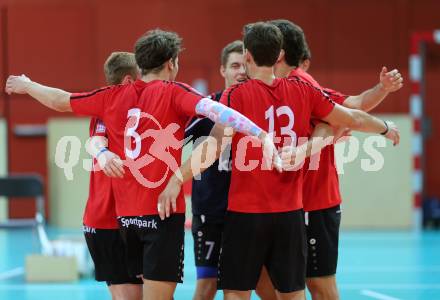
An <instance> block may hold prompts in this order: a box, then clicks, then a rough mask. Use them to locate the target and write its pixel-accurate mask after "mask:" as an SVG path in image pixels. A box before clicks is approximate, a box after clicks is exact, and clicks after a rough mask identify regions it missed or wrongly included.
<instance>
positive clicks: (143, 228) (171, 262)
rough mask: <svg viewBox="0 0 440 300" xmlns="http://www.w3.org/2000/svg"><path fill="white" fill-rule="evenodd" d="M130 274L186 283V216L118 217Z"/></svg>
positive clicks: (149, 278) (150, 278)
mask: <svg viewBox="0 0 440 300" xmlns="http://www.w3.org/2000/svg"><path fill="white" fill-rule="evenodd" d="M118 221H119V226H120V231H121V235H122V239H123V240H124V243H125V246H126V251H127V255H128V271H129V274H130V275H134V276H136V275H141V274H142V275H143V277H144V278H145V279H148V280H155V281H170V282H183V251H184V235H185V228H184V226H185V214H172V215H171V216H170V217H169V218H166V219H165V220H163V221H162V220H161V219H160V218H159V216H158V215H152V216H140V217H119V218H118Z"/></svg>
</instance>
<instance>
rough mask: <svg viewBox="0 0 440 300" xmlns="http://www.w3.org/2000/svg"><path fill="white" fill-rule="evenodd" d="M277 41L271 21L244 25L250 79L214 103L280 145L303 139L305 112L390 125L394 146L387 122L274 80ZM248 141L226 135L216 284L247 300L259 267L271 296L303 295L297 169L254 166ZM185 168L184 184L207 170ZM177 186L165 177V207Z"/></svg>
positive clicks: (379, 128) (256, 160)
mask: <svg viewBox="0 0 440 300" xmlns="http://www.w3.org/2000/svg"><path fill="white" fill-rule="evenodd" d="M281 45H282V34H281V32H280V30H279V29H278V28H277V27H276V26H274V25H272V24H269V23H261V22H260V23H256V24H252V25H248V26H246V27H245V35H244V48H245V52H244V57H245V65H246V71H247V74H248V76H249V77H250V78H251V79H250V80H248V81H246V82H245V83H242V84H238V85H234V86H232V87H231V88H230V89H228V90H227V91H225V93H224V94H223V96H222V99H221V100H220V101H221V102H223V103H225V104H228V105H229V106H230V107H232V108H234V109H236V110H238V111H240V112H241V113H243V114H245V115H247V116H248V117H249V118H251V119H252V120H253V121H254V122H255V123H256V124H257V125H259V126H260V127H262V128H265V129H266V130H267V132H269V133H271V134H273V135H275V137H279V138H280V140H277V139H276V140H277V142H278V144H279V145H280V146H282V145H284V144H287V145H290V144H291V143H293V144H296V141H297V140H298V139H299V138H301V137H305V136H307V135H308V132H309V123H310V119H311V117H312V116H314V117H316V118H319V119H322V120H324V121H327V122H329V123H330V124H332V125H339V126H347V127H350V128H352V129H355V130H360V131H366V132H374V133H385V131H386V130H387V127H390V130H389V132H387V134H386V136H387V137H388V138H389V139H391V140H393V141H394V142H395V143H398V141H399V134H398V131H397V129H396V127H395V126H391V125H392V124H390V123H387V122H383V121H381V120H379V119H377V118H374V117H372V116H370V115H368V114H366V113H363V112H361V111H357V110H349V109H345V108H343V107H341V106H339V105H337V104H334V103H333V102H332V101H331V100H330V99H328V98H326V97H325V95H324V94H323V93H321V91H320V90H318V89H316V88H313V87H312V86H311V85H310V84H308V83H306V82H304V81H301V80H299V79H276V78H275V75H274V70H273V65H274V64H275V63H276V61H277V59H278V57H279V55H280V51H281ZM224 134H225V133H224V128H222V127H221V126H218V125H215V126H214V128H213V130H212V131H211V135H212V136H213V137H214V139H209V140H208V145H209V143H211V144H213V145H216V146H217V147H218V146H219V145H221V141H222V140H223V139H224ZM248 143H249V140H248V139H246V138H244V137H243V135H241V134H239V133H237V134H235V135H234V134H233V135H232V156H233V161H234V164H233V167H232V178H231V186H230V190H229V198H228V211H227V215H226V221H225V229H224V232H223V238H222V250H221V256H220V266H219V278H218V279H219V282H218V283H219V288H221V289H223V290H224V295H225V299H249V298H250V295H251V290H253V289H255V287H256V285H257V281H258V278H259V276H260V273H261V269H262V267H263V266H265V267H266V268H267V269H268V272H269V274H270V278H271V280H272V283H273V285H274V286H275V288H276V290H277V297H278V299H303V298H304V287H305V269H306V238H305V228H304V227H305V226H304V215H303V211H302V207H303V203H302V182H303V176H302V175H303V172H302V171H299V172H283V173H278V172H276V171H274V170H271V169H270V168H266V166H265V165H264V163H260V159H261V157H262V150H261V147H258V146H259V145H258V144H255V143H252V144H251V147H247V148H246V145H247V144H248ZM221 146H222V147H223V146H224V145H221ZM222 147H220V148H222ZM199 148H203V146H199V147H198V148H196V150H195V151H194V155H195V153H198V151H199V150H200V149H199ZM219 150H220V149H218V151H217V156H218V155H219V152H220V151H219ZM191 163H192V162H191ZM188 166H189V164H188V163H185V164H184V165H183V166H182V167H181V168H180V172H179V173H182V174H183V181H186V180H188V179H190V178H191V177H192V176H194V175H197V174H198V172H200V171H203V170H204V169H205V168H207V167H208V166H207V165H204V166H203V167H201V166H200V165H199V166H197V167H195V168H192V169H191V166H189V167H188ZM193 166H194V165H193ZM181 184H182V181H181V179H179V178H178V176H173V177H171V178H170V180H169V182H168V185H167V187H166V189H165V190H164V191H163V193H162V194H161V196H160V198H159V201H161V202H164V203H165V205H168V204H167V203H168V202H172V201H173V199H174V198H175V197H176V195H178V194H179V192H180V189H181ZM292 187H293V188H292Z"/></svg>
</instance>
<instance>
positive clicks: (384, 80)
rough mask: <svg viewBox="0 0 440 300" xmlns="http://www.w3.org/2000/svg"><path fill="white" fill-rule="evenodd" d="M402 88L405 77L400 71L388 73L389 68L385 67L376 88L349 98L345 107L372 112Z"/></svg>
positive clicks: (345, 102)
mask: <svg viewBox="0 0 440 300" xmlns="http://www.w3.org/2000/svg"><path fill="white" fill-rule="evenodd" d="M402 86H403V77H402V75H401V74H400V73H399V71H398V70H396V69H394V70H392V71H390V72H388V71H387V68H386V67H383V68H382V71H381V72H380V75H379V83H378V84H377V85H376V86H374V87H373V88H371V89H369V90H366V91H364V92H363V93H361V94H359V95H357V96H349V97H348V98H347V99H345V101H344V103H343V105H344V106H345V107H348V108H352V109H359V110H363V111H370V110H372V109H373V108H375V107H376V106H378V105H379V104H380V103H381V102H382V101H383V100H384V99H385V97H386V96H388V94H389V93H392V92H395V91H398V90H399V89H401V88H402Z"/></svg>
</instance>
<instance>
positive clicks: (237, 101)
mask: <svg viewBox="0 0 440 300" xmlns="http://www.w3.org/2000/svg"><path fill="white" fill-rule="evenodd" d="M222 102H223V103H225V104H229V105H230V106H231V107H232V108H233V109H236V110H237V111H239V112H241V113H243V114H244V115H245V116H247V117H248V118H250V119H251V120H252V121H254V122H255V123H256V124H257V125H258V126H259V127H261V128H262V129H263V130H265V131H266V132H268V133H273V134H274V136H275V137H279V138H280V141H279V142H278V141H277V140H276V142H277V144H278V145H279V146H283V145H288V144H291V143H293V144H294V145H296V143H297V139H298V138H299V137H306V136H307V134H308V130H309V123H310V118H311V116H312V114H313V115H316V116H318V117H324V116H325V115H327V114H328V113H329V112H330V111H331V110H332V109H333V104H332V103H331V102H330V101H328V100H327V99H325V98H324V97H323V95H322V94H321V93H320V92H319V91H317V90H316V89H314V88H312V87H311V86H310V85H309V84H307V83H305V82H303V81H300V80H289V79H276V80H274V82H273V83H272V85H267V84H265V83H264V82H262V81H260V80H249V81H247V82H246V83H243V84H240V85H237V86H233V87H232V88H230V89H229V90H228V91H227V92H225V94H224V96H223V98H222ZM246 140H249V139H248V138H244V136H243V135H241V134H236V135H235V136H234V138H233V143H232V157H233V160H234V162H233V168H232V179H231V187H230V190H229V204H228V209H229V210H231V211H238V212H253V213H262V212H283V211H292V210H297V209H300V208H302V180H303V176H302V171H292V172H283V173H281V174H280V173H278V172H277V171H275V170H267V168H266V170H265V169H264V168H262V164H261V160H262V148H261V145H259V146H258V148H257V147H252V146H247V147H246V142H245V141H246ZM254 143H255V144H257V143H256V142H254ZM256 161H258V163H256ZM251 169H252V170H251ZM292 186H293V187H294V188H292Z"/></svg>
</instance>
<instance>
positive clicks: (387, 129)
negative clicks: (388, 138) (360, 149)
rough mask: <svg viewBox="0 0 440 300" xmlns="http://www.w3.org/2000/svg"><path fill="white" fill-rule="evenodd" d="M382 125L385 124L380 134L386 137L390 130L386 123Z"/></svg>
mask: <svg viewBox="0 0 440 300" xmlns="http://www.w3.org/2000/svg"><path fill="white" fill-rule="evenodd" d="M383 123H384V124H385V127H386V129H385V131H384V132H382V133H381V135H386V134H387V133H388V131H390V128H389V127H388V123H387V122H386V121H383Z"/></svg>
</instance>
